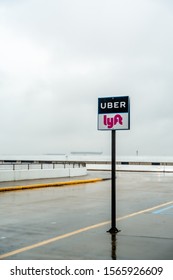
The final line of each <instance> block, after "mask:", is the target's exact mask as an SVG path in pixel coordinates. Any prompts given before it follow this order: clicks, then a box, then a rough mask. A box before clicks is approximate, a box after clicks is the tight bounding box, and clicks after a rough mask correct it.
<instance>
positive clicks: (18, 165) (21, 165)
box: [0, 160, 86, 170]
mask: <svg viewBox="0 0 173 280" xmlns="http://www.w3.org/2000/svg"><path fill="white" fill-rule="evenodd" d="M76 167H77V168H80V167H86V163H85V162H79V161H53V162H52V161H34V162H31V161H6V160H4V161H0V170H34V169H56V168H76Z"/></svg>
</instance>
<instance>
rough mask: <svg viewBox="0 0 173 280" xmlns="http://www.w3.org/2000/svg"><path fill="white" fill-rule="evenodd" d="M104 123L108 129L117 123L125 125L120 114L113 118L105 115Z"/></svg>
mask: <svg viewBox="0 0 173 280" xmlns="http://www.w3.org/2000/svg"><path fill="white" fill-rule="evenodd" d="M103 123H104V125H106V126H107V127H108V128H112V127H113V126H114V125H116V124H117V123H119V124H120V125H123V118H122V116H121V115H119V114H117V115H115V116H114V117H113V118H108V117H107V116H106V115H104V116H103Z"/></svg>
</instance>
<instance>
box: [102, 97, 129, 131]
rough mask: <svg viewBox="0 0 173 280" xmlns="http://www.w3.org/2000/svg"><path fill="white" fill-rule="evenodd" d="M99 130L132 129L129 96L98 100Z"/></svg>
mask: <svg viewBox="0 0 173 280" xmlns="http://www.w3.org/2000/svg"><path fill="white" fill-rule="evenodd" d="M98 129H99V130H125V129H130V100H129V97H128V96H118V97H102V98H99V99H98Z"/></svg>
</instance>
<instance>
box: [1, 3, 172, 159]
mask: <svg viewBox="0 0 173 280" xmlns="http://www.w3.org/2000/svg"><path fill="white" fill-rule="evenodd" d="M172 74H173V2H172V1H170V0H130V1H129V0H49V1H47V0H0V154H34V155H35V154H45V153H69V152H71V151H97V152H103V153H105V154H108V153H109V152H110V146H111V145H110V140H111V132H109V131H98V130H97V101H98V97H105V96H130V105H131V106H130V107H131V129H130V130H129V131H128V130H127V131H118V132H117V153H118V154H119V155H135V154H136V150H138V151H139V155H158V156H169V155H170V156H173V148H172V146H173V131H172V128H173V109H172V107H173V78H172Z"/></svg>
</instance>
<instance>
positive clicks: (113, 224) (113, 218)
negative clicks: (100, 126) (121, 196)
mask: <svg viewBox="0 0 173 280" xmlns="http://www.w3.org/2000/svg"><path fill="white" fill-rule="evenodd" d="M111 152H112V171H111V173H112V174H111V175H112V188H111V229H110V230H109V232H110V233H117V232H119V230H118V229H117V228H116V130H112V151H111Z"/></svg>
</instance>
